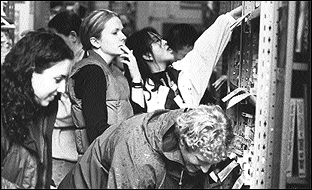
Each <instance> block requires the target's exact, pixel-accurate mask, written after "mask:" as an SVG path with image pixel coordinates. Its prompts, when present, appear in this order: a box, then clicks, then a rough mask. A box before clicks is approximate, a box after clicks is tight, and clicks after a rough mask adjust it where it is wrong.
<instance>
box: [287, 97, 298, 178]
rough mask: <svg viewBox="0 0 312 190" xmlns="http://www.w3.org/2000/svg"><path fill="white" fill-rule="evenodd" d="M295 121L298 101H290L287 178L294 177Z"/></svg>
mask: <svg viewBox="0 0 312 190" xmlns="http://www.w3.org/2000/svg"><path fill="white" fill-rule="evenodd" d="M295 121H296V99H295V98H291V99H290V125H289V129H288V146H287V168H286V176H287V177H292V173H293V156H294V140H295V124H296V123H295Z"/></svg>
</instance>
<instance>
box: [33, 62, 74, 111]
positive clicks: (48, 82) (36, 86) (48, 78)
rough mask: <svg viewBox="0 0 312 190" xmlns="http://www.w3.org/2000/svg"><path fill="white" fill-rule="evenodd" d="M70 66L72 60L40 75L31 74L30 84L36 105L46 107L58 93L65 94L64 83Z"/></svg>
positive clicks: (57, 64) (56, 65)
mask: <svg viewBox="0 0 312 190" xmlns="http://www.w3.org/2000/svg"><path fill="white" fill-rule="evenodd" d="M71 64H72V60H69V59H65V60H63V61H59V62H57V63H56V64H55V65H53V66H52V67H50V68H48V69H46V70H44V71H43V72H42V73H36V72H34V73H33V75H32V78H31V84H32V88H33V90H34V93H35V100H36V101H37V102H38V104H40V105H41V106H43V107H46V106H48V105H49V103H50V102H51V101H53V100H54V98H55V96H56V95H57V93H58V92H60V93H64V92H65V82H66V78H67V75H68V73H69V68H70V65H71Z"/></svg>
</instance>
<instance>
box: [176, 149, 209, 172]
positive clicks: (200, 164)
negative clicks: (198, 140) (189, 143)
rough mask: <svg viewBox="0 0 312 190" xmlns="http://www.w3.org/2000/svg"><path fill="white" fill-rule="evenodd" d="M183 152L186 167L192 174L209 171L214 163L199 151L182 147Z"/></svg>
mask: <svg viewBox="0 0 312 190" xmlns="http://www.w3.org/2000/svg"><path fill="white" fill-rule="evenodd" d="M181 154H182V157H183V160H184V164H185V168H186V169H187V171H188V173H189V174H191V175H195V174H196V173H198V172H200V171H202V172H203V173H207V172H208V170H209V168H210V166H211V165H212V164H213V163H210V162H208V161H207V159H206V158H205V157H204V156H203V155H202V154H201V153H200V152H199V151H188V150H186V149H185V148H183V147H182V148H181Z"/></svg>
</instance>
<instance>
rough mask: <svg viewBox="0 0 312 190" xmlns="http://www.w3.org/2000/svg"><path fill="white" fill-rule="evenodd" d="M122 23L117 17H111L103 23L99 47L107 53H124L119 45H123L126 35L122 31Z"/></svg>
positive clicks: (114, 54)
mask: <svg viewBox="0 0 312 190" xmlns="http://www.w3.org/2000/svg"><path fill="white" fill-rule="evenodd" d="M122 29H123V25H122V23H121V20H120V19H119V18H118V17H115V16H114V17H112V18H111V19H109V20H108V21H107V22H106V23H105V28H104V30H103V31H102V34H101V39H100V40H99V43H100V49H101V50H102V51H103V52H104V53H105V54H109V55H113V56H116V55H121V54H123V53H124V51H123V50H121V48H120V47H121V46H124V45H125V40H126V36H125V35H124V33H123V32H122Z"/></svg>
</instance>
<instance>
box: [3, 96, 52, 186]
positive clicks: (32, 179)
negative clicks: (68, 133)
mask: <svg viewBox="0 0 312 190" xmlns="http://www.w3.org/2000/svg"><path fill="white" fill-rule="evenodd" d="M41 111H42V112H40V113H39V114H38V117H36V120H35V121H33V122H31V123H30V124H29V125H27V127H28V129H29V132H30V133H29V136H27V139H26V140H25V141H24V142H23V144H17V143H14V142H11V141H10V140H9V139H8V138H7V133H6V127H5V123H4V119H3V115H2V114H3V113H2V114H1V115H2V118H1V188H9V189H11V188H32V189H33V188H36V189H37V188H38V189H42V188H48V189H49V188H50V185H51V182H52V177H51V176H52V152H51V151H52V146H51V143H52V139H51V137H52V130H53V127H54V123H55V118H56V113H57V98H56V99H55V101H53V102H50V104H49V106H48V107H46V108H43V109H42V110H41Z"/></svg>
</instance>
